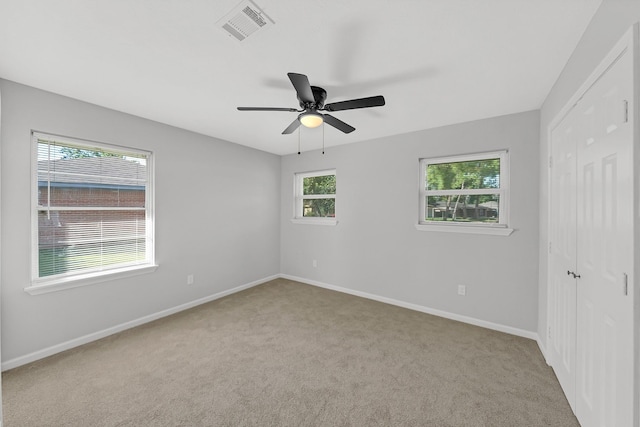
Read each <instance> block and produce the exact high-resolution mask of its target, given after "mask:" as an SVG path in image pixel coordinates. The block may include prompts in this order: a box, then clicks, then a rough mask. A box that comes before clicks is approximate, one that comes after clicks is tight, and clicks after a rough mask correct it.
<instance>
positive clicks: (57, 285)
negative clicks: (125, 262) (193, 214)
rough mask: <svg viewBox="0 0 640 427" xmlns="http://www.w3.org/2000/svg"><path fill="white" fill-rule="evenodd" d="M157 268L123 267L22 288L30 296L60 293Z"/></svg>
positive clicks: (151, 265)
mask: <svg viewBox="0 0 640 427" xmlns="http://www.w3.org/2000/svg"><path fill="white" fill-rule="evenodd" d="M157 268H158V266H157V265H155V264H145V265H136V266H133V267H124V268H119V269H114V270H109V271H99V272H94V273H87V274H82V275H77V276H73V277H63V278H57V279H51V280H47V279H40V280H38V281H33V282H31V286H27V287H26V288H24V291H25V292H27V293H28V294H30V295H40V294H46V293H49V292H56V291H62V290H65V289H71V288H77V287H80V286H87V285H93V284H96V283H100V282H106V281H109V280H116V279H123V278H125V277H132V276H138V275H140V274H147V273H152V272H154V271H156V269H157Z"/></svg>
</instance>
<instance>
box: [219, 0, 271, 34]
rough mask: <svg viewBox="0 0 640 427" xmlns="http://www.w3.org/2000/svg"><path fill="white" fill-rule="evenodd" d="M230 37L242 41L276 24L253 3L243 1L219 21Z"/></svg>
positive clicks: (249, 0)
mask: <svg viewBox="0 0 640 427" xmlns="http://www.w3.org/2000/svg"><path fill="white" fill-rule="evenodd" d="M218 23H219V24H220V26H221V27H222V29H223V30H225V31H226V32H227V33H229V35H231V36H233V37H234V38H236V39H237V40H238V41H242V40H244V39H246V38H247V37H249V36H250V35H252V34H254V33H255V32H256V31H258V30H260V29H263V28H266V27H268V26H271V25H273V24H275V22H274V21H273V20H272V19H271V18H269V17H268V16H267V15H266V14H265V13H264V11H263V10H262V9H260V7H259V6H258V5H257V4H255V3H254V2H253V1H251V0H248V1H242V2H240V4H238V5H237V6H236V7H235V8H234V9H233V10H232V11H231V12H229V13H228V14H227V15H225V16H224V17H223V18H222V19H221V20H220V21H218Z"/></svg>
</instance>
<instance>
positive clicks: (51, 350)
mask: <svg viewBox="0 0 640 427" xmlns="http://www.w3.org/2000/svg"><path fill="white" fill-rule="evenodd" d="M278 277H280V276H279V275H274V276H270V277H265V278H263V279H259V280H256V281H254V282H251V283H246V284H244V285H240V286H236V287H235V288H231V289H227V290H226V291H222V292H218V293H215V294H213V295H209V296H206V297H203V298H199V299H197V300H194V301H190V302H187V303H184V304H180V305H177V306H175V307H171V308H168V309H166V310H162V311H159V312H157V313H152V314H149V315H147V316H143V317H140V318H138V319H134V320H131V321H129V322H125V323H121V324H119V325H115V326H112V327H110V328H107V329H103V330H101V331H97V332H93V333H91V334H88V335H84V336H81V337H78V338H74V339H72V340H69V341H65V342H63V343H60V344H56V345H53V346H51V347H47V348H44V349H42V350H38V351H34V352H33V353H29V354H26V355H24V356H19V357H16V358H14V359H11V360H7V361H6V362H2V371H7V370H9V369H13V368H17V367H18V366H22V365H26V364H27V363H31V362H35V361H36V360H39V359H43V358H45V357H48V356H52V355H54V354H56V353H60V352H62V351H65V350H69V349H72V348H74V347H78V346H80V345H83V344H87V343H90V342H92V341H96V340H99V339H101V338H104V337H108V336H109V335H113V334H115V333H118V332H121V331H124V330H127V329H131V328H134V327H136V326H140V325H143V324H145V323H149V322H152V321H154V320H157V319H160V318H163V317H166V316H169V315H172V314H175V313H178V312H180V311H183V310H187V309H189V308H192V307H195V306H198V305H200V304H204V303H207V302H210V301H214V300H217V299H219V298H222V297H225V296H227V295H231V294H234V293H236V292H240V291H242V290H245V289H249V288H252V287H254V286H258V285H261V284H262V283H266V282H268V281H270V280H273V279H277V278H278ZM0 427H1V425H0Z"/></svg>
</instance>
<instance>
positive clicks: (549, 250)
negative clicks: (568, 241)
mask: <svg viewBox="0 0 640 427" xmlns="http://www.w3.org/2000/svg"><path fill="white" fill-rule="evenodd" d="M549 253H551V242H549Z"/></svg>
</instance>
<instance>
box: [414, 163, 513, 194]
mask: <svg viewBox="0 0 640 427" xmlns="http://www.w3.org/2000/svg"><path fill="white" fill-rule="evenodd" d="M425 185H426V189H427V190H461V189H481V188H500V159H499V158H497V159H482V160H472V161H465V162H451V163H435V164H428V165H427V176H426V183H425Z"/></svg>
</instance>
